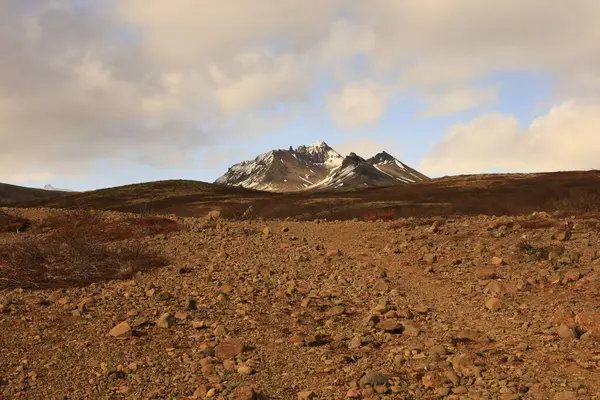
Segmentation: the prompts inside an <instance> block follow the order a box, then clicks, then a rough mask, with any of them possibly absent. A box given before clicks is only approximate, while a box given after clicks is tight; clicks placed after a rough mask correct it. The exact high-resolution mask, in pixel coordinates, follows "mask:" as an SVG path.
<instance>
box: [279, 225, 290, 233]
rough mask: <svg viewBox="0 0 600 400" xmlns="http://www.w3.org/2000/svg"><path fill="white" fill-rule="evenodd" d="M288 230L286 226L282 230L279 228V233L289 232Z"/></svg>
mask: <svg viewBox="0 0 600 400" xmlns="http://www.w3.org/2000/svg"><path fill="white" fill-rule="evenodd" d="M289 231H290V228H288V227H287V226H284V227H283V228H281V232H289Z"/></svg>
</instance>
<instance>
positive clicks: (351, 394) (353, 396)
mask: <svg viewBox="0 0 600 400" xmlns="http://www.w3.org/2000/svg"><path fill="white" fill-rule="evenodd" d="M346 398H347V399H359V398H360V394H359V393H358V392H357V391H356V390H354V389H350V390H348V391H347V392H346Z"/></svg>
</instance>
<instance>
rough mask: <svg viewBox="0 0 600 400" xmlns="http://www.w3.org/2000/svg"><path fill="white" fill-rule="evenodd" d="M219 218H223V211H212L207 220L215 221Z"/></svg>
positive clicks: (207, 215)
mask: <svg viewBox="0 0 600 400" xmlns="http://www.w3.org/2000/svg"><path fill="white" fill-rule="evenodd" d="M219 218H221V211H219V210H212V211H210V212H209V213H208V214H206V219H208V220H209V221H213V220H215V219H219Z"/></svg>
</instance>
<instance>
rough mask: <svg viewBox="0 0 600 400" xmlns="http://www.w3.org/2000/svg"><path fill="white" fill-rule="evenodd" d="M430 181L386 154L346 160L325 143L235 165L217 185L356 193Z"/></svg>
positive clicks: (279, 190)
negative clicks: (354, 191) (357, 191)
mask: <svg viewBox="0 0 600 400" xmlns="http://www.w3.org/2000/svg"><path fill="white" fill-rule="evenodd" d="M428 179H429V178H428V177H426V176H425V175H423V174H421V173H420V172H418V171H416V170H414V169H412V168H410V167H409V166H407V165H405V164H403V163H401V162H400V161H398V160H397V159H395V158H394V157H392V156H391V155H389V154H388V153H386V152H381V153H379V154H377V155H375V156H374V157H372V158H370V159H368V160H365V159H364V158H362V157H359V156H358V155H356V154H355V153H350V155H348V156H347V157H342V156H341V155H340V154H339V153H337V152H336V151H335V150H333V149H332V148H331V147H329V146H328V145H327V144H326V143H325V142H317V143H315V144H313V145H311V146H299V147H298V148H296V149H293V148H292V147H290V148H289V150H272V151H269V152H268V153H264V154H261V155H259V156H258V157H256V158H255V159H254V160H249V161H242V162H241V163H238V164H235V165H234V166H232V167H231V168H229V169H228V170H227V172H226V173H225V174H224V175H223V176H221V177H220V178H218V179H217V180H216V181H215V183H216V184H220V185H228V186H241V187H245V188H251V189H257V190H264V191H271V192H292V191H302V190H328V189H332V190H334V189H338V190H339V189H353V188H365V187H380V186H395V185H401V184H408V183H415V182H419V181H425V180H428Z"/></svg>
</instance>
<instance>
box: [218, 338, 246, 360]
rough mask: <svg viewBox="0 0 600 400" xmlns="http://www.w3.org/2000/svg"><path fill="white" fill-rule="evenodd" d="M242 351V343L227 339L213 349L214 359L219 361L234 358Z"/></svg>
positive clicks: (237, 340)
mask: <svg viewBox="0 0 600 400" xmlns="http://www.w3.org/2000/svg"><path fill="white" fill-rule="evenodd" d="M243 351H244V343H242V341H241V340H239V339H227V340H223V341H222V342H221V343H219V344H218V345H217V347H215V357H217V358H220V359H221V360H228V359H230V358H235V357H237V356H238V355H239V354H241V353H242V352H243Z"/></svg>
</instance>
